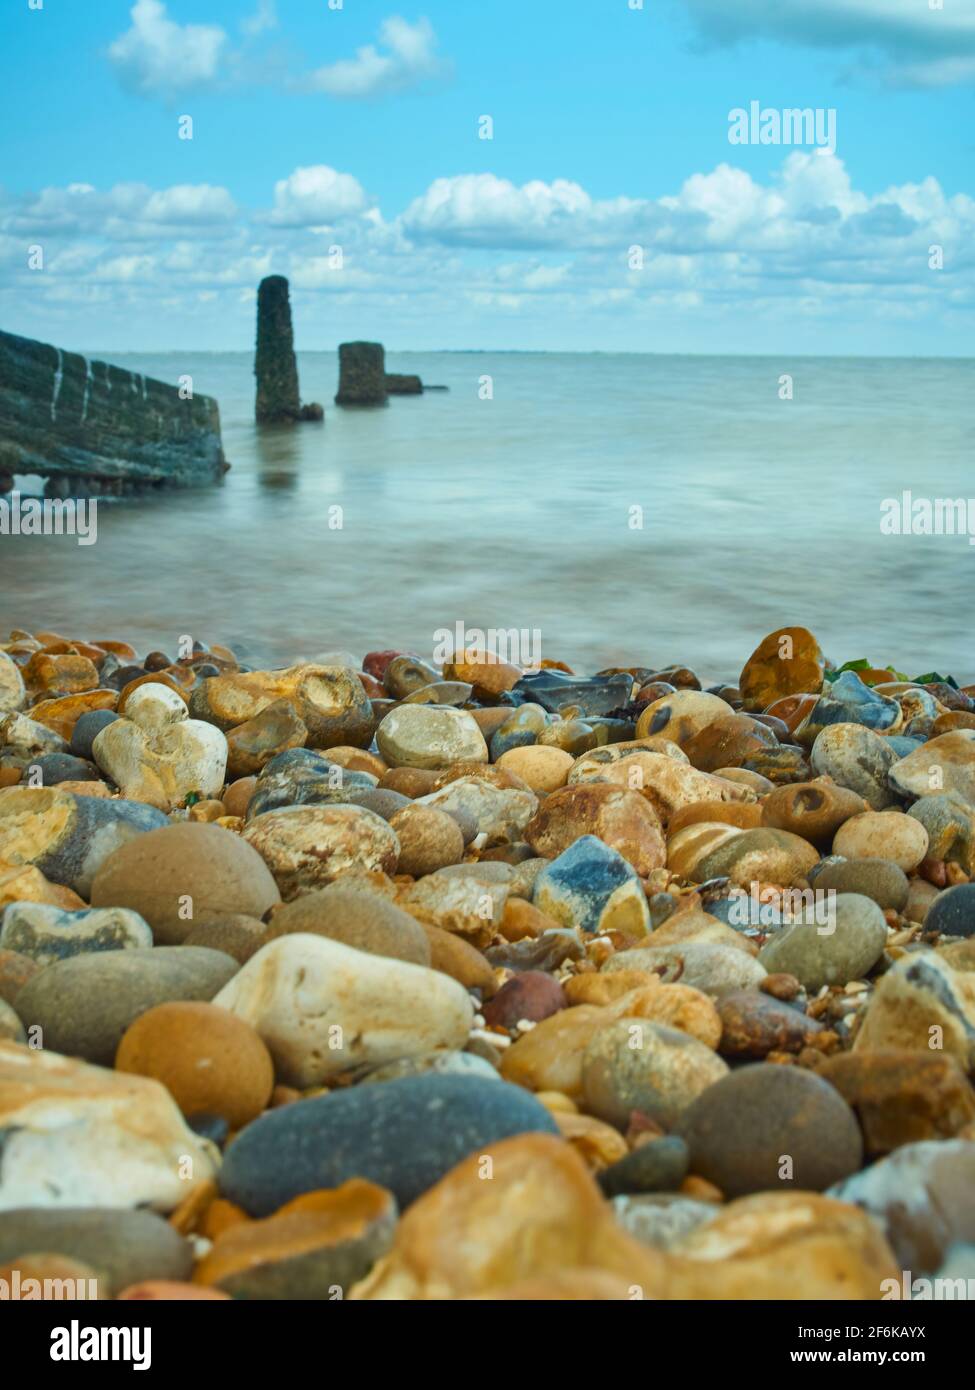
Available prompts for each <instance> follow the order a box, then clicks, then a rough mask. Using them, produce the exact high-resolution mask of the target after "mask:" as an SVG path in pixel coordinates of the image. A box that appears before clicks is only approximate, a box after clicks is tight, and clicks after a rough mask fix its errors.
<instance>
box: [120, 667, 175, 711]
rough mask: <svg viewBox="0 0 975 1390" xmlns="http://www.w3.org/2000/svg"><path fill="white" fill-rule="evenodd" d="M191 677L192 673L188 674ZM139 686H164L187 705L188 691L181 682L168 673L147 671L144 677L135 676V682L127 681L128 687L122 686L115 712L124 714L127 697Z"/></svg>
mask: <svg viewBox="0 0 975 1390" xmlns="http://www.w3.org/2000/svg"><path fill="white" fill-rule="evenodd" d="M190 675H191V677H192V672H191V673H190ZM140 685H165V686H168V687H169V689H170V690H175V691H176V694H177V695H178V696H179V697H180V699H182V700H185V701H186V702H187V703H189V691H188V689H187V687H186V686H185V685H184V684H183V682H182V681H178V680H176V679H175V678H174V677H173V675H172V674H171V672H169V671H149V672H148V673H147V674H146V675H144V676H136V678H135V680H132V681H129V683H128V685H123V687H122V692H121V694H120V695H119V697H118V706H117V712H118V713H119V714H124V713H125V706H126V705H127V704H128V702H129V697H130V696H131V694H132V692H133V691H134V690H138V688H139V686H140Z"/></svg>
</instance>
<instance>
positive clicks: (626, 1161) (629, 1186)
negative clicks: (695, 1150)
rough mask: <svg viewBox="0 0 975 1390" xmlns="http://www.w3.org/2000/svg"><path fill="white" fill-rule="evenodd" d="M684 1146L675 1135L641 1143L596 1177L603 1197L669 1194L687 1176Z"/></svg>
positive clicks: (686, 1158)
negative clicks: (653, 1193)
mask: <svg viewBox="0 0 975 1390" xmlns="http://www.w3.org/2000/svg"><path fill="white" fill-rule="evenodd" d="M688 1158H689V1155H688V1151H687V1145H686V1144H685V1143H684V1141H683V1139H681V1138H679V1136H677V1135H667V1136H666V1137H665V1138H663V1139H654V1140H651V1141H650V1142H649V1143H646V1144H641V1145H640V1146H639V1148H637V1149H634V1150H633V1152H632V1153H629V1154H627V1155H626V1157H625V1158H621V1159H619V1161H618V1162H616V1163H613V1164H611V1165H610V1166H609V1167H608V1168H604V1169H603V1171H602V1172H601V1173H599V1174H598V1182H599V1186H600V1187H601V1188H602V1190H603V1193H604V1194H605V1196H607V1197H620V1196H626V1195H628V1194H631V1193H639V1192H673V1191H675V1190H676V1189H677V1188H678V1187H680V1185H681V1183H682V1182H683V1181H684V1178H685V1176H686V1174H687V1164H688Z"/></svg>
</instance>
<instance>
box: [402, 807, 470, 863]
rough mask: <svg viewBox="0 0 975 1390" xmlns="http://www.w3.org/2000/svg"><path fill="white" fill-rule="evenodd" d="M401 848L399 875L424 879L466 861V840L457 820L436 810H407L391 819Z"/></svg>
mask: <svg viewBox="0 0 975 1390" xmlns="http://www.w3.org/2000/svg"><path fill="white" fill-rule="evenodd" d="M389 824H390V826H391V827H392V829H393V830H395V831H396V835H397V838H398V839H399V844H400V855H399V865H398V868H399V872H400V873H401V874H412V876H413V877H414V878H422V876H423V875H424V874H432V873H435V872H436V871H437V869H445V868H447V866H448V865H450V864H459V863H460V861H461V860H462V859H463V857H464V836H463V832H462V831H461V828H460V826H459V825H458V824H457V822H456V821H455V820H454V818H453V816H448V814H447V812H446V811H440V810H438V809H437V808H436V807H435V806H404V807H403V809H402V810H401V811H397V812H396V814H395V815H394V816H392V817H390V821H389Z"/></svg>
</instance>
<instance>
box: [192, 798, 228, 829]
mask: <svg viewBox="0 0 975 1390" xmlns="http://www.w3.org/2000/svg"><path fill="white" fill-rule="evenodd" d="M226 814H227V808H226V806H225V805H224V804H223V802H222V801H197V802H196V804H195V805H193V806H191V807H190V820H199V821H204V822H205V823H207V824H209V822H210V821H215V820H219V819H220V818H221V816H225V815H226Z"/></svg>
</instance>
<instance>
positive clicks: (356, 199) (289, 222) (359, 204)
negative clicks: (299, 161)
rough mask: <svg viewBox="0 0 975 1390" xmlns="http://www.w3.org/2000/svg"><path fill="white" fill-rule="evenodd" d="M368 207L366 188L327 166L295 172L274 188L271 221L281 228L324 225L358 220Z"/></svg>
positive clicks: (322, 165)
mask: <svg viewBox="0 0 975 1390" xmlns="http://www.w3.org/2000/svg"><path fill="white" fill-rule="evenodd" d="M368 206H369V200H368V198H367V197H366V192H365V189H364V188H363V187H362V184H361V183H360V182H359V180H358V179H356V178H353V176H352V175H351V174H340V173H339V172H338V171H337V170H335V169H332V168H330V166H329V165H327V164H313V165H311V166H310V167H308V168H304V169H295V171H294V172H293V173H292V174H289V175H288V177H287V178H286V179H279V180H278V182H277V183H276V184H275V185H274V207H273V208H272V210H271V215H270V221H271V222H272V223H274V225H275V226H278V227H313V226H323V225H327V224H329V223H332V222H337V221H340V220H341V219H342V218H346V217H355V216H356V215H357V214H359V213H361V212H365V211H366V209H367V208H368Z"/></svg>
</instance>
